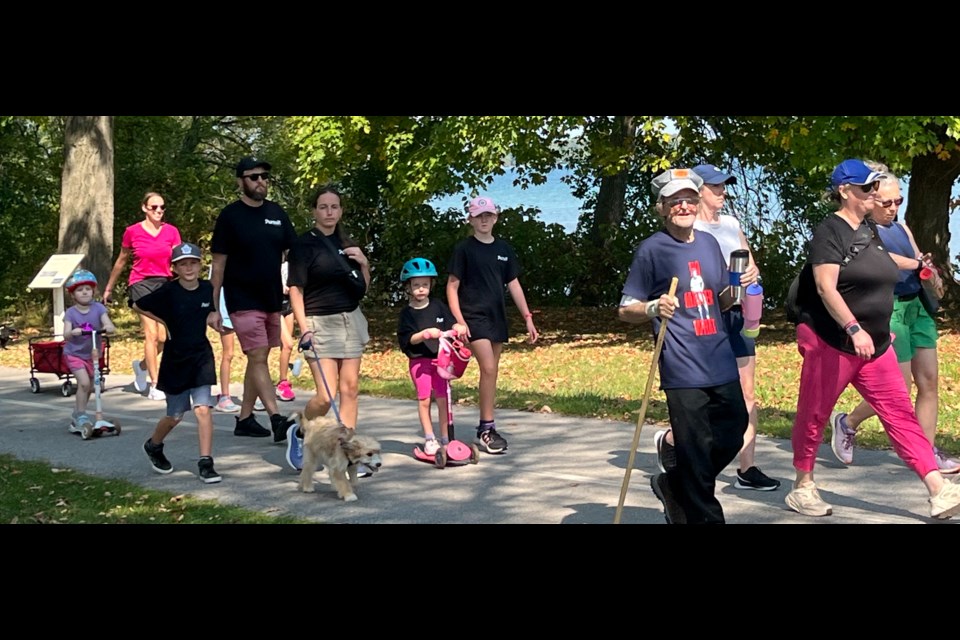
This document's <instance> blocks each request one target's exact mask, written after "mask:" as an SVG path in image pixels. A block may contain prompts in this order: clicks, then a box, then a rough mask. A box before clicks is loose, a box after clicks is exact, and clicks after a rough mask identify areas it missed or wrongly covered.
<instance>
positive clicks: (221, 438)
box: [0, 367, 935, 524]
mask: <svg viewBox="0 0 960 640" xmlns="http://www.w3.org/2000/svg"><path fill="white" fill-rule="evenodd" d="M29 377H30V376H29V372H28V371H27V370H25V369H24V370H20V369H13V368H6V367H0V410H2V414H3V415H4V416H5V418H6V419H5V420H4V422H3V425H2V426H0V451H2V452H4V453H10V454H13V455H14V456H16V457H18V458H21V459H30V460H47V461H49V462H50V464H51V465H55V466H59V467H70V468H73V469H76V470H78V471H82V472H85V473H89V474H93V475H98V476H105V477H116V478H123V479H125V480H129V481H132V482H134V483H137V484H139V485H142V486H145V487H150V488H154V489H162V490H165V491H171V492H174V493H191V494H194V495H196V496H198V497H201V498H210V499H216V500H219V501H221V502H224V503H229V504H234V505H238V506H243V507H246V508H248V509H252V510H255V511H260V512H263V513H268V514H292V515H295V516H298V517H302V518H307V519H310V520H314V521H317V522H330V523H358V524H377V523H391V524H433V523H444V524H446V523H465V524H481V523H482V524H560V523H564V524H611V523H612V522H613V519H614V514H615V511H616V507H617V503H618V501H619V499H620V488H621V485H622V482H623V478H624V473H625V468H626V462H627V458H628V451H629V447H630V444H631V442H632V439H633V434H634V430H635V426H636V425H635V424H630V423H624V422H613V421H607V420H585V419H582V418H573V417H564V416H558V415H552V414H541V413H529V412H522V411H508V410H501V411H498V414H497V426H498V430H499V431H500V432H501V433H502V434H503V435H504V436H505V437H506V438H507V440H508V441H509V442H510V449H509V452H508V453H507V454H505V455H501V456H492V455H487V454H482V457H481V460H480V463H479V464H477V465H468V466H463V467H456V468H447V469H435V468H433V467H432V466H431V465H428V464H425V463H422V462H418V461H416V460H415V459H414V458H413V457H412V455H411V451H412V449H413V447H414V445H416V444H418V443H419V442H420V436H419V425H418V421H417V413H416V405H415V403H414V402H413V401H400V400H387V399H381V398H372V397H362V398H361V400H360V419H361V426H360V428H361V429H362V430H363V431H364V432H366V433H368V434H370V435H373V436H374V437H376V438H378V439H379V440H380V443H381V445H382V447H383V450H384V468H383V470H382V471H380V472H379V473H378V474H376V475H375V476H373V477H372V478H369V479H362V480H360V487H359V491H358V495H359V498H360V499H359V500H358V501H357V502H352V503H343V502H341V501H339V500H337V498H336V494H335V493H334V492H333V491H332V489H331V487H330V485H329V481H328V479H327V476H326V474H325V473H324V472H320V473H318V474H317V475H316V483H317V493H315V494H312V495H310V494H303V493H299V492H298V491H297V489H296V480H297V474H296V472H294V471H293V470H291V469H290V468H289V467H288V466H287V464H286V461H285V458H284V455H285V446H283V445H278V444H274V443H273V442H272V438H260V439H251V438H238V437H235V436H234V435H233V423H234V418H233V416H231V415H225V414H220V413H215V418H214V423H215V428H216V432H215V436H214V457H215V459H216V465H217V470H218V471H219V472H220V473H221V475H222V476H223V478H224V480H223V482H222V483H219V484H215V485H204V484H203V483H201V482H200V481H199V480H198V479H197V476H196V460H197V455H198V454H197V437H196V429H195V427H194V424H195V423H194V421H193V417H192V416H187V417H186V418H185V420H184V422H183V423H182V424H181V425H180V426H179V427H177V429H176V430H175V431H174V432H173V433H172V434H171V435H170V436H169V437H168V438H167V445H166V453H167V457H168V458H169V459H170V460H171V462H172V463H173V465H174V469H175V471H174V473H172V474H170V475H167V476H161V475H158V474H155V473H153V471H152V470H151V469H150V467H149V464H148V462H147V460H146V458H145V456H144V455H143V452H142V449H141V447H142V445H143V442H144V440H145V439H146V438H147V437H148V436H149V434H150V433H151V432H152V429H153V426H154V425H155V423H156V421H157V419H158V418H159V417H160V416H161V415H162V411H163V407H164V405H163V403H160V402H155V401H151V400H148V399H147V398H146V397H145V396H143V395H142V394H138V393H136V392H135V391H134V389H133V385H132V381H133V376H132V374H128V375H124V374H121V373H115V374H111V375H110V376H108V377H107V381H106V383H107V388H106V390H105V391H104V393H103V396H102V397H103V404H104V410H105V413H106V414H107V415H108V416H111V417H115V418H117V419H119V420H120V422H121V424H122V425H123V435H121V436H120V437H118V438H103V439H98V440H91V441H86V442H85V441H82V440H81V439H80V438H79V437H78V436H75V435H71V434H69V433H68V432H67V429H66V425H67V424H68V422H69V418H70V412H71V411H72V409H73V398H72V397H71V398H64V397H63V396H62V395H61V393H60V390H59V386H60V383H59V382H58V381H57V380H56V376H53V375H49V374H38V376H37V377H38V378H39V379H40V383H41V390H40V393H38V394H33V393H31V391H30V387H29ZM232 390H233V391H234V393H235V394H236V393H238V392H240V391H241V387H240V386H239V385H234V387H233V389H232ZM455 393H456V392H455ZM308 397H309V396H308V395H307V394H306V393H304V392H301V393H300V395H299V396H298V398H297V399H296V400H295V401H293V402H291V403H281V409H282V410H283V411H284V412H285V413H286V412H289V411H293V410H298V409H300V408H302V407H303V405H304V404H305V402H306V399H307V398H308ZM93 406H94V405H93V398H91V407H93ZM258 415H259V416H262V417H261V418H260V421H261V422H262V423H264V424H265V425H269V421H268V420H267V419H266V416H264V415H263V414H259V413H258ZM455 417H456V419H457V423H458V424H459V425H461V426H460V429H459V431H458V435H461V436H462V437H464V438H465V439H466V438H467V437H469V436H472V429H471V428H470V426H469V425H475V424H476V423H477V420H478V415H477V410H476V408H475V407H457V409H456V414H455ZM757 460H758V463H759V465H760V467H761V468H762V469H763V470H764V472H765V473H767V474H768V475H770V476H772V477H775V478H779V479H780V480H782V481H783V483H784V487H782V488H781V489H780V490H778V491H774V492H753V491H742V490H738V489H735V488H733V486H732V485H733V482H734V481H735V479H736V477H735V473H736V468H735V467H734V466H731V467H729V468H728V469H727V470H726V471H725V472H724V473H723V474H721V476H720V478H719V483H718V494H719V498H720V501H721V503H722V504H723V508H724V511H725V513H726V518H727V521H728V522H729V523H731V524H735V523H754V524H767V523H771V524H772V523H784V524H827V523H834V524H840V523H857V524H866V523H896V524H910V523H916V524H920V523H929V522H935V521H934V520H931V519H930V518H929V517H928V515H927V514H928V513H929V505H928V503H927V500H926V491H925V490H924V488H923V485H922V483H921V482H920V481H919V479H917V477H916V476H915V475H914V474H913V473H912V472H911V471H909V470H908V469H907V468H906V466H905V465H903V464H902V462H901V461H900V460H899V459H898V458H897V457H896V455H895V454H893V453H892V452H890V451H860V450H858V451H857V457H856V465H854V466H851V467H849V468H847V467H844V466H843V465H841V464H840V463H839V462H837V461H836V459H835V458H834V457H833V454H832V453H831V452H830V449H829V446H823V447H821V450H820V458H819V460H818V467H817V480H818V483H819V485H820V488H821V494H822V495H823V497H824V499H825V500H827V501H828V502H830V503H831V504H833V505H834V515H833V516H831V517H828V518H808V517H805V516H801V515H799V514H796V513H794V512H792V511H790V510H789V509H787V507H786V506H785V505H784V502H783V498H784V496H785V494H786V487H787V486H788V485H789V484H790V482H791V481H792V478H793V468H792V465H791V451H790V442H789V441H786V440H779V439H774V438H763V437H762V438H761V439H760V440H759V442H758V445H757ZM655 470H656V463H655V460H654V455H653V429H652V428H651V427H649V426H647V427H645V428H644V430H643V433H642V434H641V444H640V449H639V451H638V453H637V456H636V461H635V468H634V470H633V472H632V473H631V485H630V488H629V491H628V492H627V496H626V501H625V505H624V511H623V515H622V519H621V521H622V523H623V524H662V523H663V515H662V511H661V509H660V504H659V502H658V501H657V500H656V498H655V497H654V496H653V494H652V493H651V492H650V488H649V476H650V474H651V473H652V472H653V471H655Z"/></svg>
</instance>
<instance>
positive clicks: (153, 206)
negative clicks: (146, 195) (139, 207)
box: [147, 204, 167, 211]
mask: <svg viewBox="0 0 960 640" xmlns="http://www.w3.org/2000/svg"><path fill="white" fill-rule="evenodd" d="M147 209H149V210H150V211H166V210H167V205H165V204H148V205H147Z"/></svg>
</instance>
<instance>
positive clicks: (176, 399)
mask: <svg viewBox="0 0 960 640" xmlns="http://www.w3.org/2000/svg"><path fill="white" fill-rule="evenodd" d="M210 389H211V387H210V385H208V384H205V385H202V386H199V387H194V388H193V389H187V390H186V391H181V392H180V393H178V394H176V395H171V394H169V393H168V394H167V417H168V418H173V419H175V420H179V419H180V418H182V417H183V414H185V413H186V412H187V411H190V409H191V408H196V407H212V406H214V405H215V404H217V403H216V401H215V400H214V399H213V394H212V393H210ZM191 400H192V401H193V405H192V407H191V404H190V402H191Z"/></svg>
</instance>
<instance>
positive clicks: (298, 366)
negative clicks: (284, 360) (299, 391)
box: [290, 358, 303, 378]
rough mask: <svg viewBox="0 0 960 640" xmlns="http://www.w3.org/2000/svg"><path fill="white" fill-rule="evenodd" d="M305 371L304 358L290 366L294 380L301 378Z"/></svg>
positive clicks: (298, 359)
mask: <svg viewBox="0 0 960 640" xmlns="http://www.w3.org/2000/svg"><path fill="white" fill-rule="evenodd" d="M302 370H303V358H297V360H296V362H294V363H293V364H291V365H290V373H292V374H293V377H294V378H299V377H300V372H301V371H302Z"/></svg>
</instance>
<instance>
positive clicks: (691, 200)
mask: <svg viewBox="0 0 960 640" xmlns="http://www.w3.org/2000/svg"><path fill="white" fill-rule="evenodd" d="M663 204H665V205H667V207H668V208H670V209H675V208H677V207H679V206H680V205H682V204H689V205H693V206H694V207H695V206H697V205H698V204H700V198H697V197H686V198H674V199H672V200H664V201H663Z"/></svg>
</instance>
